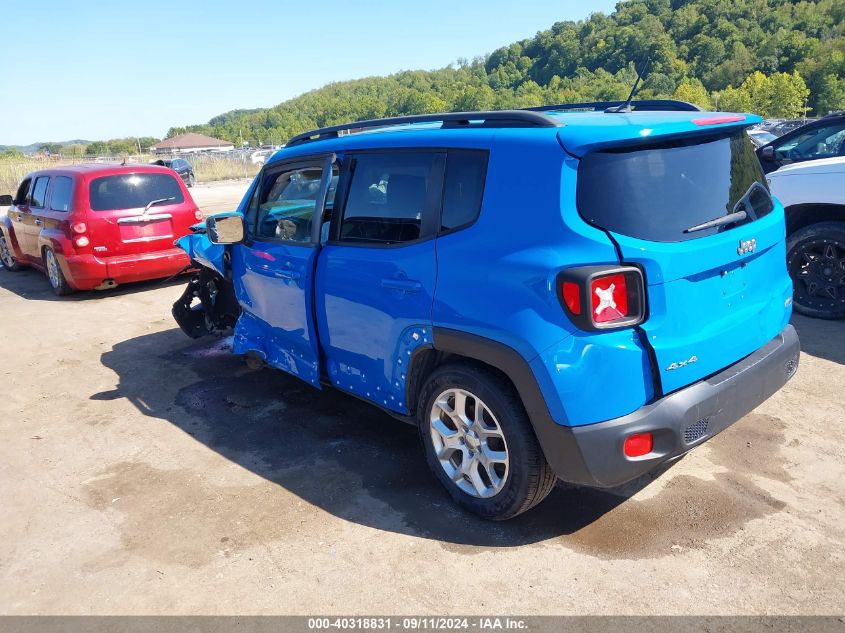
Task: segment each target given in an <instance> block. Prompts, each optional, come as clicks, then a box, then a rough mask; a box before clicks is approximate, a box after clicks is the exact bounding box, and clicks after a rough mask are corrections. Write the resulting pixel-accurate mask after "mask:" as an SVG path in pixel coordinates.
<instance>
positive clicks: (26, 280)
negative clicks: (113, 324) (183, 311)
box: [0, 268, 188, 301]
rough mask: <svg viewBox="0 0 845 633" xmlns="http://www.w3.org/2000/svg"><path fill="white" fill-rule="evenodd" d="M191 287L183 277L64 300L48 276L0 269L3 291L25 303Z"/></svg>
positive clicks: (31, 270)
mask: <svg viewBox="0 0 845 633" xmlns="http://www.w3.org/2000/svg"><path fill="white" fill-rule="evenodd" d="M187 283H188V277H187V276H184V275H180V276H179V277H176V278H174V279H169V280H168V279H153V280H150V281H138V282H135V283H131V284H125V285H120V286H118V287H117V288H114V289H111V290H86V291H84V292H75V293H73V294H72V295H67V296H65V297H59V296H57V295H56V294H55V293H54V292H53V290H52V288H50V282H49V281H48V280H47V276H46V275H45V274H44V273H42V272H41V271H39V270H35V269H34V268H24V269H23V270H20V271H18V272H15V273H11V272H9V271H8V270H5V269H2V268H0V288H3V289H4V290H8V291H9V292H13V293H15V294H16V295H18V296H19V297H21V298H23V299H28V300H29V301H90V300H98V299H103V298H105V297H122V296H124V295H129V294H134V293H136V292H144V291H145V290H152V289H154V288H160V287H162V286H165V287H169V286H181V285H185V284H187Z"/></svg>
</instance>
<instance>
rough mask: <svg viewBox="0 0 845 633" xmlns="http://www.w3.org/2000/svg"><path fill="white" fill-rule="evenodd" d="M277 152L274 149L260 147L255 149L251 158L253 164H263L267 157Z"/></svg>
mask: <svg viewBox="0 0 845 633" xmlns="http://www.w3.org/2000/svg"><path fill="white" fill-rule="evenodd" d="M275 153H276V150H274V149H259V150H256V151H254V152H253V153H252V154H251V155H250V157H249V159H250V160H251V161H252V164H253V165H263V164H264V163H265V162H267V159H268V158H270V157H271V156H272V155H273V154H275Z"/></svg>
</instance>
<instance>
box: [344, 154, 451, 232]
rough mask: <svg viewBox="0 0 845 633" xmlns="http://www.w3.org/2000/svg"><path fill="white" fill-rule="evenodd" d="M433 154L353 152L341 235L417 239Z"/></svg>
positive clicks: (432, 164) (433, 158)
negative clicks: (357, 153) (355, 153)
mask: <svg viewBox="0 0 845 633" xmlns="http://www.w3.org/2000/svg"><path fill="white" fill-rule="evenodd" d="M435 159H436V154H434V153H431V152H398V153H390V152H381V153H376V154H359V155H357V156H355V157H354V158H353V160H352V169H353V171H352V180H351V182H350V186H349V193H348V195H347V198H346V204H345V207H344V211H343V221H342V223H341V227H340V238H341V240H343V241H345V242H366V243H373V244H396V243H402V242H411V241H414V240H417V239H419V238H420V236H421V235H422V233H421V227H422V220H423V213H424V210H425V207H426V200H427V197H428V193H429V187H430V186H431V184H430V183H431V177H432V173H433V167H434V163H435Z"/></svg>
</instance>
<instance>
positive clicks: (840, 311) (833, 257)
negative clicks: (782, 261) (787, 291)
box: [786, 222, 845, 319]
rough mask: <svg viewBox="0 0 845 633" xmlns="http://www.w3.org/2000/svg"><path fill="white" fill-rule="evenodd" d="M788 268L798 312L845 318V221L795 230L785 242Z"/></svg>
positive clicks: (820, 316)
mask: <svg viewBox="0 0 845 633" xmlns="http://www.w3.org/2000/svg"><path fill="white" fill-rule="evenodd" d="M786 265H787V268H788V269H789V275H790V276H791V277H792V282H793V284H794V288H795V290H794V295H793V297H794V302H795V311H796V312H798V313H800V314H803V315H806V316H811V317H817V318H820V319H841V318H845V222H819V223H818V224H811V225H809V226H805V227H804V228H801V229H799V230H797V231H795V233H793V234H792V235H790V236H789V238H788V239H787V240H786Z"/></svg>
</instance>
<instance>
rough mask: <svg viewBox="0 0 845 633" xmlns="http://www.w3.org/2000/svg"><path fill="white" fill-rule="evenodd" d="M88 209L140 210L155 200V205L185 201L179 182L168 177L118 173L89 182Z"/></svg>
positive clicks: (166, 175)
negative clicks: (89, 206)
mask: <svg viewBox="0 0 845 633" xmlns="http://www.w3.org/2000/svg"><path fill="white" fill-rule="evenodd" d="M89 194H90V198H91V209H93V210H94V211H113V210H118V209H143V208H144V207H146V206H147V205H148V204H149V203H150V202H153V201H154V200H162V201H164V202H161V203H159V204H157V205H156V206H166V205H169V204H181V203H183V202H185V197H184V196H183V195H182V188H181V187H180V186H179V182H178V181H177V180H176V178H174V177H173V176H171V175H169V174H121V175H119V176H103V177H102V178H95V179H94V180H92V181H91V186H90V191H89Z"/></svg>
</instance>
